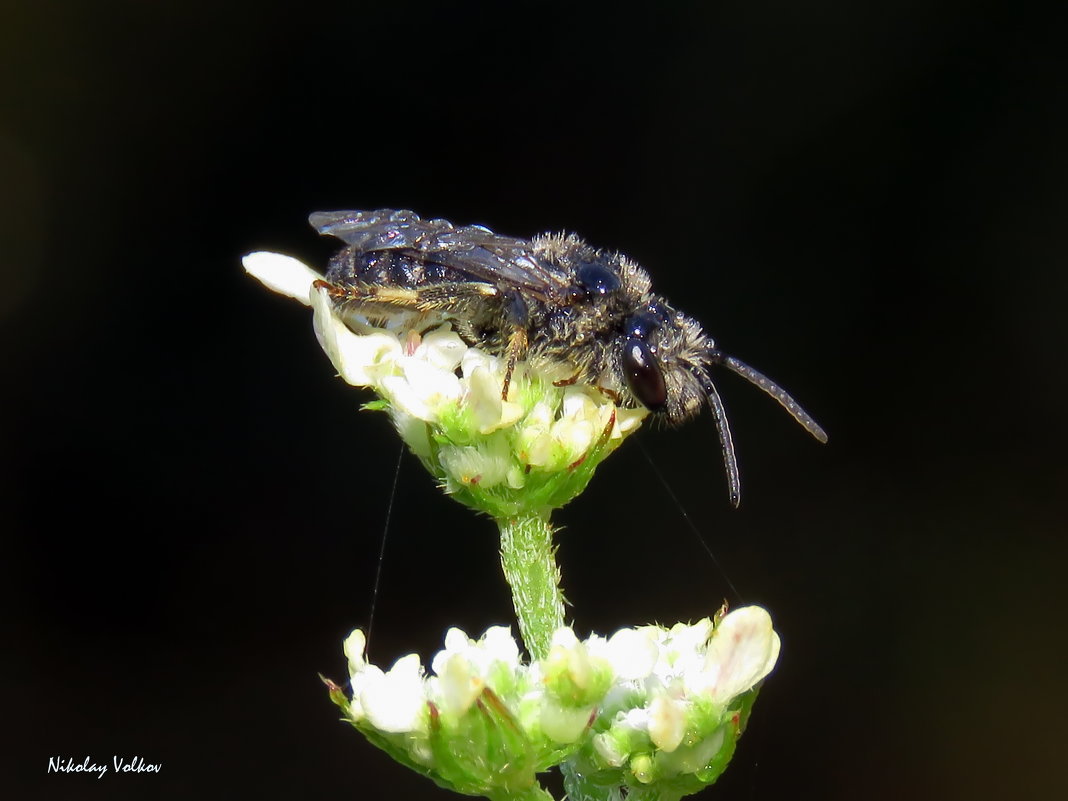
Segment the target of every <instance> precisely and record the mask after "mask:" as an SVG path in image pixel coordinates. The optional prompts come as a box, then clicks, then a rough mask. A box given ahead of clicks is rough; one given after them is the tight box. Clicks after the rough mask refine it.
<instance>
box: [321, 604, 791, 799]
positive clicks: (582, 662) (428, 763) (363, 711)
mask: <svg viewBox="0 0 1068 801" xmlns="http://www.w3.org/2000/svg"><path fill="white" fill-rule="evenodd" d="M364 646H365V639H364V635H363V632H361V631H359V630H357V631H354V632H353V633H352V634H351V635H350V636H349V638H348V640H346V642H345V653H346V655H347V657H348V660H349V674H350V677H351V695H346V694H345V693H344V692H343V691H342V690H341V688H340V687H337V686H336V685H333V684H329V686H330V688H331V697H332V699H333V700H334V702H335V703H336V704H337V705H338V706H339V707H340V708H341V709H342V711H343V713H344V716H345V718H346V719H347V720H348V721H349V722H350V723H352V725H354V726H355V727H356V728H357V729H359V730H360V731H361V732H363V733H364V734H365V735H366V736H367V737H368V739H369V740H370V741H371V742H372V743H374V744H375V745H377V746H378V747H380V748H382V749H383V750H385V751H387V752H388V753H389V754H390V755H391V756H393V757H394V758H395V759H397V760H398V761H400V762H402V763H403V764H406V765H408V766H410V767H413V768H414V769H416V770H417V771H419V772H421V773H423V774H425V775H427V776H429V777H431V778H432V779H434V781H436V782H437V783H439V784H441V785H442V786H445V787H449V788H451V789H454V790H456V791H458V792H462V793H467V794H474V795H486V796H495V795H499V794H500V793H501V792H505V793H514V794H519V795H522V794H523V793H524V792H526V791H527V790H530V789H531V788H535V787H537V782H536V774H537V773H539V772H541V771H544V770H547V769H548V768H550V767H552V766H553V765H557V764H560V763H561V762H563V761H565V760H569V761H570V762H571V764H572V766H573V768H574V770H575V771H576V772H577V773H578V774H581V775H582V776H583V780H584V781H588V782H592V783H594V784H596V785H598V786H600V787H602V788H603V787H607V786H614V787H627V788H628V792H629V793H630V796H632V797H637V798H640V797H649V798H655V797H659V794H661V793H665V792H666V793H668V794H676V795H683V794H687V793H692V792H695V791H696V790H698V789H700V788H701V787H704V786H706V785H708V784H710V783H712V782H713V781H715V779H716V778H717V777H718V776H719V774H720V773H721V772H722V771H723V769H724V768H725V767H726V765H727V762H728V761H729V759H730V756H731V754H732V753H733V751H734V744H735V740H736V739H737V737H738V735H739V734H740V733H741V730H742V728H743V726H744V723H745V718H746V717H747V716H748V712H749V708H750V706H751V705H752V702H753V699H754V698H755V695H756V690H755V688H756V686H757V684H758V683H759V682H760V681H761V680H762V679H763V678H764V676H766V675H767V674H768V673H769V672H770V671H771V669H772V668H773V667H774V665H775V661H776V659H777V657H778V651H779V638H778V635H777V634H776V633H775V632H774V630H773V629H772V626H771V619H770V617H769V616H768V613H767V612H766V611H764V610H763V609H761V608H760V607H744V608H742V609H738V610H736V611H734V612H731V613H730V614H728V615H725V616H723V617H722V619H718V620H711V619H708V618H706V619H704V620H701V621H699V622H697V623H695V624H692V625H685V624H678V625H676V626H674V627H672V628H670V629H665V628H661V627H658V626H645V627H642V628H638V629H621V630H620V631H618V632H616V633H615V634H614V635H612V636H611V637H609V638H604V637H599V636H597V635H594V636H591V637H590V638H589V639H587V640H584V641H583V640H579V639H578V638H577V637H576V636H575V634H574V633H573V632H572V631H571V629H569V628H562V629H559V630H558V631H557V632H556V634H555V635H554V637H553V644H552V648H551V650H550V653H549V655H548V656H547V657H546V658H545V659H543V660H538V661H535V662H533V663H532V664H525V663H523V662H521V661H520V658H519V648H518V646H517V645H516V642H515V640H514V639H513V638H512V636H511V634H510V633H509V630H508V629H506V628H491V629H490V630H488V631H487V632H486V633H485V634H484V635H483V636H482V638H481V639H479V640H477V641H475V640H471V639H470V638H468V636H467V635H466V634H464V632H462V631H460V630H459V629H451V630H450V631H449V633H448V634H447V635H446V638H445V649H444V650H443V651H441V652H439V653H438V654H437V655H436V656H435V657H434V659H433V660H432V662H431V675H429V676H427V675H424V670H423V668H422V666H421V665H420V662H419V658H418V656H416V655H415V654H410V655H408V656H405V657H403V658H402V659H400V660H398V661H397V662H396V664H394V666H393V667H392V669H390V670H389V671H388V672H383V671H382V670H381V669H380V668H378V667H376V666H374V665H372V664H369V663H368V662H367V661H366V659H365V656H364Z"/></svg>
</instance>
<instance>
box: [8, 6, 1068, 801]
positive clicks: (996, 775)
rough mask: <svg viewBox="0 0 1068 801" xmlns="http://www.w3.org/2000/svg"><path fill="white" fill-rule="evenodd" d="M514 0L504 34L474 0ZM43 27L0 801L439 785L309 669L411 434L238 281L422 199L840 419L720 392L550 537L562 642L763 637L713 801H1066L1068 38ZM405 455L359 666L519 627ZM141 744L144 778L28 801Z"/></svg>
mask: <svg viewBox="0 0 1068 801" xmlns="http://www.w3.org/2000/svg"><path fill="white" fill-rule="evenodd" d="M502 7H503V6H502ZM495 9H496V6H491V5H486V6H478V7H475V6H465V5H461V4H439V5H436V6H434V7H433V8H432V9H429V10H428V9H426V8H421V7H419V6H416V5H413V4H386V3H376V4H361V3H358V2H350V3H345V4H323V3H319V4H295V3H294V4H278V3H268V2H231V3H226V4H222V3H218V4H217V3H207V2H205V3H193V2H158V3H140V2H98V3H75V2H37V3H33V4H29V3H26V4H20V5H16V6H15V7H14V8H9V9H8V10H7V11H5V13H4V23H3V25H2V26H0V89H2V95H0V97H2V103H3V105H2V116H0V198H2V203H3V207H2V214H0V235H2V249H0V281H2V285H0V331H2V334H0V359H2V362H0V374H2V376H3V377H2V379H0V383H2V384H3V391H2V393H0V409H2V417H0V471H2V472H0V493H2V501H3V517H2V523H0V526H2V530H3V539H2V541H3V544H4V550H3V558H2V563H0V564H2V568H0V570H2V573H0V587H2V590H0V592H2V593H3V595H2V597H0V603H2V607H0V608H2V609H3V610H4V611H3V613H2V621H3V630H2V636H3V643H4V648H3V658H2V659H0V671H2V675H3V680H2V684H3V698H2V709H3V713H4V714H3V724H2V727H3V730H4V732H5V735H6V736H7V738H8V739H9V740H10V742H9V744H7V745H5V746H3V748H2V751H0V788H10V789H9V790H8V791H6V792H4V793H3V794H4V795H5V796H6V797H10V798H48V799H52V798H55V799H62V798H69V799H82V798H105V797H106V798H123V799H125V798H147V797H154V798H165V799H179V798H180V799H185V798H209V799H214V798H219V799H222V798H235V797H257V798H428V799H429V798H443V797H445V793H444V791H439V790H437V789H436V788H434V787H433V786H431V785H430V784H429V783H428V782H426V781H424V780H422V779H419V778H418V777H416V776H414V775H409V774H408V773H407V772H406V771H405V770H403V769H402V768H400V767H399V766H396V765H394V764H393V763H391V762H390V761H389V760H388V759H387V758H386V757H385V756H384V755H381V754H379V753H378V752H376V751H374V749H372V748H371V747H370V746H369V745H368V744H367V743H366V742H364V741H363V740H362V738H360V737H359V736H358V735H357V734H356V733H354V732H353V731H351V730H349V729H347V728H346V727H345V726H344V725H342V724H341V723H338V722H337V720H336V718H337V716H336V714H335V710H334V708H333V707H332V706H331V705H330V704H329V702H328V701H327V697H326V694H325V692H324V690H323V688H322V687H321V685H320V684H319V683H318V679H317V678H316V672H317V671H322V672H324V673H326V674H328V675H331V676H334V677H335V678H342V677H343V676H344V673H345V665H344V659H343V657H342V653H341V649H340V645H341V641H342V639H343V638H344V636H345V635H346V634H347V633H348V631H349V630H350V629H351V628H353V627H355V626H357V625H365V624H366V621H367V614H368V605H369V598H370V590H371V586H372V580H373V574H374V569H375V560H376V555H377V551H378V547H379V545H378V543H379V538H380V535H381V530H382V525H383V520H384V517H385V513H386V505H387V498H388V495H389V488H390V485H391V482H392V468H393V465H394V463H395V460H396V458H397V453H398V443H397V441H396V438H395V436H394V435H393V434H392V432H391V431H390V430H389V426H388V423H387V421H386V420H385V418H384V417H383V416H376V415H371V414H366V413H364V414H361V413H357V411H356V409H357V405H358V404H359V403H360V402H361V401H362V400H365V399H366V396H364V395H362V394H361V393H360V392H358V391H355V390H352V389H350V388H347V387H346V386H344V385H343V384H342V383H341V382H340V381H339V380H337V379H336V378H334V377H333V374H332V370H331V369H330V366H329V364H328V362H327V360H326V358H325V357H324V356H323V355H322V354H321V353H320V351H319V349H318V347H317V345H316V343H315V340H314V337H313V336H312V333H311V328H310V315H309V313H308V312H307V310H306V309H303V308H301V307H300V306H299V305H298V304H296V303H294V302H292V301H289V300H287V299H284V298H281V297H278V296H274V295H272V294H270V293H268V292H267V291H265V290H264V289H263V288H262V287H261V286H259V285H258V284H257V283H255V282H254V281H252V280H251V279H249V278H247V277H246V276H245V275H244V274H243V273H242V271H241V268H240V257H241V255H242V254H244V253H246V252H248V251H250V250H256V249H273V250H279V251H283V252H287V253H291V254H293V255H297V256H299V257H301V258H304V259H306V260H308V261H310V262H311V263H314V264H320V265H321V264H324V262H325V259H326V258H327V256H328V254H329V253H330V252H331V250H332V247H333V246H332V245H331V244H330V243H329V242H326V241H320V240H319V239H318V238H317V237H316V235H315V234H314V232H313V231H312V230H311V229H310V228H309V227H308V226H307V224H306V223H305V218H306V216H307V214H308V213H309V212H310V211H313V210H318V209H335V208H357V209H358V208H377V207H398V208H412V209H415V210H417V211H418V212H420V213H422V214H425V215H431V216H444V217H447V218H449V219H452V220H454V221H456V222H463V223H467V222H481V223H485V224H487V225H490V226H491V227H493V228H494V229H495V230H498V231H501V232H503V233H508V234H514V235H521V236H529V235H533V234H535V233H537V232H539V231H542V230H547V229H561V228H567V229H569V230H574V231H578V232H580V233H582V234H583V235H584V236H586V237H587V238H588V239H589V240H591V241H592V242H593V243H595V244H599V245H602V246H605V247H612V248H619V249H621V250H623V251H624V252H626V253H628V254H630V255H632V256H633V257H634V258H636V259H637V260H639V261H640V262H641V263H642V264H644V265H645V266H646V267H647V268H649V270H650V271H651V272H652V273H653V275H654V276H655V280H656V284H657V287H658V289H659V290H660V291H661V292H663V293H664V294H665V295H666V296H667V297H669V298H672V299H674V300H675V302H676V303H677V304H678V305H679V306H681V307H683V308H685V309H686V310H687V311H689V312H691V313H692V314H694V315H695V316H697V317H698V318H699V319H701V320H702V321H704V323H705V325H706V327H707V328H708V329H709V331H710V332H711V333H712V334H713V335H714V336H715V337H716V338H717V341H718V342H719V343H720V344H721V346H722V347H724V348H725V349H726V350H728V351H729V352H731V353H733V354H735V355H737V356H739V357H740V358H742V359H744V360H746V361H749V362H750V363H752V364H753V365H754V366H757V367H758V368H759V369H761V370H764V371H766V372H767V373H768V374H769V375H771V376H773V377H774V378H775V379H776V380H778V381H780V382H781V383H782V384H783V385H784V386H785V387H787V388H788V389H789V390H790V391H791V392H793V393H794V394H795V395H796V396H797V398H798V399H799V400H801V401H802V402H803V403H804V404H805V405H806V406H807V407H808V409H809V410H810V411H811V412H812V413H813V415H814V416H815V417H816V418H817V419H818V420H820V422H821V423H823V425H824V426H825V427H826V428H827V430H828V431H829V432H830V436H831V442H830V445H829V446H827V447H820V446H818V445H817V444H816V443H815V442H813V441H812V440H810V439H809V438H808V437H807V436H806V435H805V434H804V432H803V431H802V430H801V429H800V428H799V427H797V426H796V425H795V424H794V423H792V422H791V421H790V419H789V418H788V417H787V416H786V415H785V414H783V413H782V412H781V410H780V409H779V408H778V407H777V406H776V405H775V403H774V402H773V401H771V400H769V399H768V398H766V397H764V396H763V395H761V394H760V393H759V392H758V391H757V390H755V389H754V388H752V387H750V386H748V385H746V384H745V383H744V382H742V381H741V380H739V379H736V378H735V377H733V376H730V375H725V376H723V378H722V380H721V381H720V382H719V383H720V387H721V390H722V392H723V394H724V396H725V400H726V403H727V404H728V408H729V410H730V413H731V417H732V421H733V424H734V431H735V435H736V440H737V445H738V448H739V453H740V460H741V465H742V471H743V479H744V482H745V497H744V500H743V505H742V508H741V509H740V510H739V511H733V510H731V508H730V507H729V505H728V503H727V500H726V491H725V486H724V480H723V475H722V468H721V465H720V461H719V455H718V448H717V446H716V444H715V433H714V429H713V425H712V422H711V420H710V419H708V418H707V417H706V418H705V419H702V420H699V421H697V422H694V423H691V424H690V425H688V426H687V427H685V428H684V429H682V430H680V431H674V432H673V431H662V430H656V429H655V428H651V429H649V430H646V431H644V432H643V433H642V434H641V440H642V443H643V444H644V445H645V447H646V448H647V449H648V450H649V451H650V453H651V454H652V456H653V458H654V459H655V460H656V462H657V463H658V464H659V466H660V469H661V470H662V471H663V473H664V474H665V475H666V476H667V477H668V479H669V481H670V482H671V485H672V487H673V489H674V492H675V493H676V494H677V495H678V497H679V498H680V499H681V502H682V504H683V505H684V506H685V508H686V509H687V510H688V512H689V514H690V515H691V517H692V518H693V520H694V521H695V523H696V524H697V525H698V526H699V527H700V529H701V530H702V531H703V532H704V537H705V539H706V540H707V541H708V542H709V543H710V544H711V546H712V548H713V549H714V550H715V553H716V555H717V557H718V559H719V562H720V563H721V564H722V565H723V568H724V571H725V573H726V576H727V577H729V579H730V581H732V582H733V584H734V585H736V586H737V587H738V588H739V590H740V592H741V598H739V597H738V596H737V595H736V594H735V593H734V592H733V591H732V590H731V589H730V587H729V586H728V582H727V578H725V577H724V572H721V571H720V570H718V569H717V568H716V566H715V565H714V564H713V563H712V562H711V561H710V560H709V559H708V558H707V557H706V556H705V555H704V554H703V551H702V549H701V546H700V545H699V544H698V543H697V542H696V541H695V539H694V538H693V536H692V534H691V533H690V532H689V531H688V530H687V529H686V527H685V525H684V524H683V521H682V518H681V517H680V514H679V512H678V510H677V509H676V508H675V506H674V505H673V504H672V503H671V501H670V499H669V498H668V496H667V495H666V493H665V491H664V490H663V488H662V487H661V486H660V485H659V483H658V482H657V481H656V479H655V478H654V476H653V474H652V472H651V471H650V468H649V466H648V464H647V463H646V461H645V459H644V458H643V456H642V454H641V449H640V448H639V447H638V446H637V445H636V444H635V443H629V444H628V445H627V446H626V447H625V448H624V449H623V450H622V451H621V452H620V453H619V454H618V455H616V456H615V457H613V459H611V460H609V462H608V463H606V465H605V466H604V467H603V468H602V469H601V471H600V473H599V475H598V477H597V478H596V479H595V481H594V482H593V484H592V485H591V487H590V489H589V490H588V491H587V492H586V493H585V495H583V496H582V498H580V499H579V500H578V501H576V502H575V503H574V504H573V505H572V506H571V507H569V508H567V509H565V510H563V511H562V512H561V513H560V514H559V516H558V522H559V523H560V524H561V525H564V526H566V528H565V530H564V532H563V533H562V535H561V537H560V554H561V559H562V564H563V570H564V574H565V588H566V591H567V594H568V596H569V598H570V600H571V601H572V602H573V604H574V607H573V615H574V619H575V621H576V626H577V628H578V629H579V631H580V632H581V633H583V634H585V633H588V632H589V631H591V630H596V631H599V632H610V631H612V630H614V629H615V628H616V627H619V626H622V625H632V624H637V623H642V622H648V621H652V620H657V621H662V622H672V621H675V620H680V619H682V620H688V619H694V618H697V617H701V616H703V615H706V614H708V613H710V612H711V611H713V610H714V609H715V608H716V607H717V606H718V604H719V603H720V601H721V599H722V598H724V597H728V598H729V599H730V600H731V601H732V602H733V603H738V602H739V601H740V600H744V601H746V602H759V603H761V604H764V605H766V606H767V607H768V608H769V609H770V610H771V612H772V614H773V616H774V618H775V621H776V625H777V627H778V629H779V631H780V632H781V634H782V639H783V651H782V657H781V660H780V663H779V666H778V668H777V670H776V672H775V674H774V675H773V676H772V677H771V679H770V680H769V681H768V683H767V685H766V687H765V690H764V692H763V694H762V696H761V699H760V701H759V703H758V704H757V707H756V710H755V713H754V716H753V720H752V724H751V727H750V730H749V731H748V732H747V734H746V736H745V737H744V738H743V740H742V742H741V745H740V748H739V751H738V754H737V756H736V757H735V761H734V764H733V765H732V766H731V768H730V770H729V771H728V772H727V773H726V775H725V776H724V778H723V779H722V780H721V782H720V783H719V785H718V786H717V787H715V788H713V789H710V790H707V791H706V792H705V794H704V797H707V798H723V799H727V798H732V799H733V798H742V799H764V798H769V799H770V798H783V797H789V796H801V797H817V798H826V799H856V798H864V799H898V798H902V797H908V798H924V799H927V798H930V799H968V801H977V800H978V799H1003V798H1013V799H1020V798H1036V799H1039V798H1041V799H1047V798H1055V797H1060V796H1063V794H1064V793H1065V791H1066V789H1068V788H1066V784H1068V782H1066V781H1065V779H1064V769H1063V765H1064V750H1065V746H1066V745H1068V725H1066V722H1065V721H1066V719H1068V687H1066V681H1068V660H1066V656H1065V648H1064V645H1063V640H1064V636H1065V624H1064V614H1065V613H1066V612H1068V603H1066V595H1068V593H1066V592H1065V590H1064V588H1063V576H1062V574H1063V573H1064V570H1065V557H1066V555H1068V547H1066V545H1065V537H1064V535H1065V533H1066V529H1068V525H1066V523H1068V514H1066V512H1068V508H1066V507H1068V502H1066V498H1065V496H1066V486H1068V469H1066V467H1065V444H1066V436H1065V435H1066V424H1065V418H1064V416H1063V413H1062V406H1063V403H1064V398H1065V392H1066V390H1068V386H1066V384H1068V382H1066V380H1065V367H1064V364H1065V345H1066V330H1068V326H1066V325H1065V321H1064V320H1065V302H1066V294H1068V279H1066V277H1065V276H1066V274H1068V273H1066V270H1065V253H1066V249H1068V248H1066V246H1068V235H1066V227H1065V219H1066V213H1068V194H1066V190H1068V156H1066V147H1065V143H1066V142H1068V114H1066V104H1065V86H1066V84H1065V79H1066V77H1068V70H1066V69H1065V66H1066V64H1065V57H1064V41H1065V29H1064V27H1063V25H1062V23H1063V22H1064V20H1063V19H1055V18H1053V17H1052V16H1050V15H1049V12H1042V13H1039V12H1037V11H1035V10H1033V9H1031V8H1029V7H1028V6H1027V5H1026V4H1020V3H1003V4H994V3H982V2H963V1H961V2H950V1H949V0H946V1H944V2H897V3H860V4H858V3H850V2H844V0H839V2H811V3H792V2H729V3H709V4H701V7H698V4H693V6H692V7H690V6H686V7H675V8H672V9H671V10H670V11H665V12H654V11H652V10H646V11H643V12H635V11H626V10H623V8H622V7H620V6H615V7H613V8H612V10H593V9H587V8H585V7H582V6H580V5H579V4H571V5H569V6H564V7H562V8H555V7H552V6H547V5H544V4H529V5H525V4H514V5H509V6H508V7H507V15H506V16H501V15H500V12H499V11H497V10H495ZM511 622H512V613H511V606H510V601H509V597H508V595H507V592H506V589H505V586H504V583H503V581H502V580H501V577H500V575H499V567H498V566H497V563H496V554H495V544H494V530H493V528H492V526H491V524H490V523H489V522H488V521H486V520H484V519H478V518H475V517H473V516H472V515H471V514H469V513H468V512H466V511H465V510H464V509H461V508H460V507H458V506H456V505H454V504H452V503H451V502H450V501H448V500H446V499H445V498H443V497H441V496H440V494H439V493H438V492H437V490H436V489H435V488H434V487H433V486H432V482H431V481H430V480H429V479H428V477H427V476H426V475H425V474H423V473H422V471H421V469H420V468H419V467H418V465H417V463H416V462H415V460H414V459H411V458H410V457H405V461H404V463H403V468H402V472H401V476H400V486H399V489H398V495H397V504H396V507H395V509H394V516H393V526H392V530H391V533H390V539H389V542H388V547H387V556H386V561H385V565H384V572H383V583H382V590H381V593H380V596H379V599H378V612H377V617H376V620H375V635H374V641H373V642H372V648H371V650H372V653H371V655H372V658H373V659H375V660H376V661H378V662H380V663H391V662H392V660H393V659H395V658H397V657H399V656H401V655H403V654H404V653H407V652H409V651H418V652H420V653H421V654H422V655H423V656H424V657H427V656H428V655H429V654H431V653H433V651H435V650H436V649H437V648H439V647H440V643H441V638H442V636H443V634H444V631H445V629H446V628H447V627H448V626H450V625H459V626H462V627H463V628H465V629H467V630H468V631H469V632H474V633H478V632H481V631H482V630H484V628H485V627H486V626H488V625H492V624H499V623H511ZM86 755H89V756H90V757H92V758H93V759H94V760H96V761H107V762H110V759H111V756H112V755H120V756H126V757H132V756H135V755H140V756H142V757H144V758H145V759H146V760H147V761H149V762H162V764H163V772H162V773H161V774H160V775H158V776H141V777H132V776H116V775H114V773H109V774H108V775H107V776H105V777H104V778H103V779H99V780H98V779H96V778H94V777H91V776H86V775H46V773H45V771H46V768H47V763H48V758H49V757H50V756H63V757H74V758H76V760H77V761H81V759H82V758H83V757H84V756H86Z"/></svg>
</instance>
